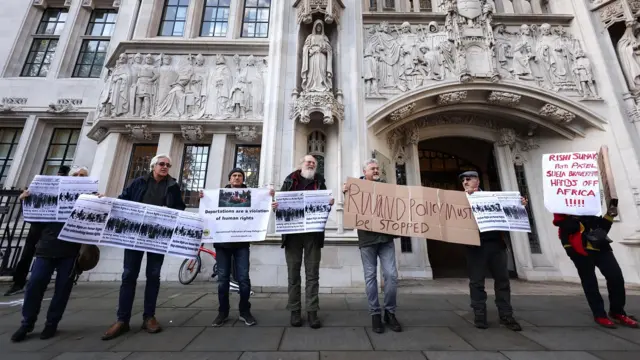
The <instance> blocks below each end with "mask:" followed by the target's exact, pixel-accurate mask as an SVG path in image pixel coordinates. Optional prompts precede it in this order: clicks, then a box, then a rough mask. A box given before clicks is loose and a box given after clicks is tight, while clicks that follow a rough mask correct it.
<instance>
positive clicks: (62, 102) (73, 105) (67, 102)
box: [47, 98, 82, 114]
mask: <svg viewBox="0 0 640 360" xmlns="http://www.w3.org/2000/svg"><path fill="white" fill-rule="evenodd" d="M80 105H82V99H71V98H62V99H58V102H57V103H50V104H49V108H48V109H47V112H48V113H53V114H66V113H69V112H73V111H78V108H77V106H80Z"/></svg>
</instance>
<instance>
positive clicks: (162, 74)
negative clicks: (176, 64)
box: [156, 54, 178, 109]
mask: <svg viewBox="0 0 640 360" xmlns="http://www.w3.org/2000/svg"><path fill="white" fill-rule="evenodd" d="M171 60H172V59H171V56H170V55H166V54H161V55H160V63H161V65H160V69H159V70H158V96H157V98H156V103H157V105H156V106H157V108H158V109H159V107H160V105H161V104H162V103H163V102H164V99H165V98H166V97H167V95H168V94H169V91H170V90H171V86H172V85H173V84H174V83H175V82H176V80H177V79H178V73H176V71H175V69H174V68H173V65H172V64H171Z"/></svg>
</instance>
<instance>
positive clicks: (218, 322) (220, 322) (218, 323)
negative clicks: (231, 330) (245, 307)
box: [211, 312, 229, 327]
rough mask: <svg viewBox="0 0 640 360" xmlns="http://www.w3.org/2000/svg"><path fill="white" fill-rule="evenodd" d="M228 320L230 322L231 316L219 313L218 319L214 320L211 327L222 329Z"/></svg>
mask: <svg viewBox="0 0 640 360" xmlns="http://www.w3.org/2000/svg"><path fill="white" fill-rule="evenodd" d="M227 320H229V314H227V313H222V312H218V316H216V319H215V320H213V322H212V323H211V326H213V327H220V326H222V325H224V323H226V322H227Z"/></svg>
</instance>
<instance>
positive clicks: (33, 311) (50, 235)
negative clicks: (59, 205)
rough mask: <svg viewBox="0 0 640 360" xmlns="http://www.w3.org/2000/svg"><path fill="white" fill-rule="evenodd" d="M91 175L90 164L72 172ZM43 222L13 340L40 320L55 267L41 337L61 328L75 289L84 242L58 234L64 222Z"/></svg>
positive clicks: (21, 335) (20, 339) (24, 335)
mask: <svg viewBox="0 0 640 360" xmlns="http://www.w3.org/2000/svg"><path fill="white" fill-rule="evenodd" d="M88 175H89V173H88V171H87V170H86V168H78V170H77V171H74V172H73V173H72V174H71V176H88ZM29 195H30V194H29V191H28V190H27V191H25V192H23V193H22V195H20V199H21V200H22V199H24V198H26V197H28V196H29ZM41 224H42V231H41V233H40V241H38V242H37V246H36V251H35V255H36V260H35V262H34V263H33V271H32V272H31V278H30V279H29V282H28V283H27V290H26V291H25V294H24V303H23V305H22V324H21V325H20V328H19V329H18V330H17V331H16V332H15V333H14V334H13V335H12V336H11V341H13V342H20V341H23V340H25V339H26V338H27V334H29V333H30V332H32V331H33V329H34V326H35V323H36V320H38V314H39V313H40V307H41V306H42V299H43V298H44V293H45V291H46V290H47V285H49V282H50V281H51V276H53V272H54V271H56V273H57V274H56V282H55V290H54V292H53V297H52V298H51V303H50V304H49V310H48V311H47V322H46V323H45V325H44V329H43V330H42V332H41V333H40V339H43V340H46V339H49V338H52V337H53V336H55V334H56V332H57V330H58V323H59V322H60V320H61V319H62V315H63V314H64V310H65V309H66V307H67V302H68V301H69V296H71V290H72V289H73V282H74V279H75V273H74V270H75V266H76V259H77V257H78V253H79V252H80V247H81V246H82V244H80V243H73V242H68V241H63V240H60V239H58V235H59V234H60V231H62V228H63V227H64V223H62V222H47V223H41Z"/></svg>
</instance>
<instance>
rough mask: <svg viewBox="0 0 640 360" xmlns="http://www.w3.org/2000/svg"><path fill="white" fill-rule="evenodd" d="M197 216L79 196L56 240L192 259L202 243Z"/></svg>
mask: <svg viewBox="0 0 640 360" xmlns="http://www.w3.org/2000/svg"><path fill="white" fill-rule="evenodd" d="M202 232H203V223H202V219H201V218H200V216H199V215H198V214H195V213H191V212H187V211H180V210H175V209H170V208H168V207H164V206H162V207H161V206H154V205H147V204H142V203H138V202H133V201H126V200H119V199H114V198H107V197H102V198H98V197H97V196H92V195H80V197H78V200H77V201H76V203H75V206H74V207H73V211H72V212H71V215H69V218H68V219H67V222H66V223H65V224H64V227H63V228H62V231H61V232H60V235H59V236H58V238H59V239H60V240H64V241H71V242H76V243H81V244H90V245H104V246H113V247H118V248H123V249H131V250H140V251H149V252H152V253H156V254H162V255H173V256H178V257H183V258H195V257H196V256H197V254H198V248H199V247H200V242H201V241H202Z"/></svg>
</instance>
